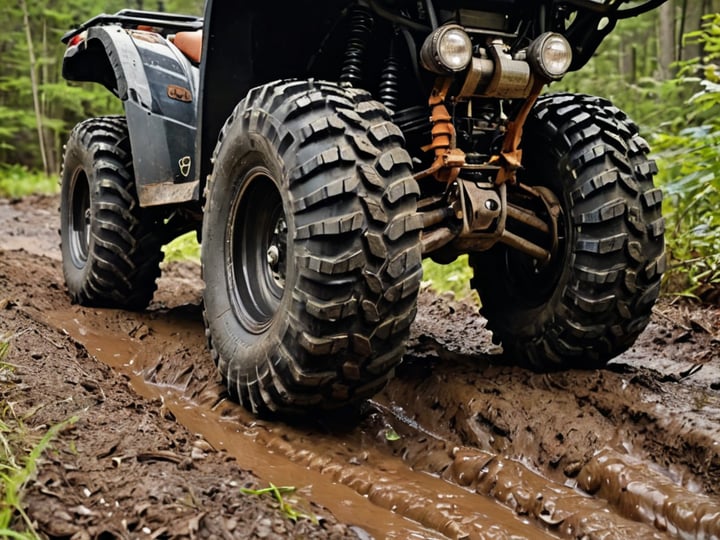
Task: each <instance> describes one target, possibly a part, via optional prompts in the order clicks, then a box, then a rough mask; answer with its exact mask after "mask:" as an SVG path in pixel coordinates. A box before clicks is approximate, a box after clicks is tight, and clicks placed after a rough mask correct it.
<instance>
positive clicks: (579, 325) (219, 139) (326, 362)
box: [60, 0, 665, 414]
mask: <svg viewBox="0 0 720 540" xmlns="http://www.w3.org/2000/svg"><path fill="white" fill-rule="evenodd" d="M662 1H663V0H645V1H623V0H485V1H471V0H467V1H463V0H346V1H343V2H338V1H336V0H315V1H313V2H229V1H220V0H214V1H213V0H208V2H207V5H206V9H205V16H204V18H198V17H192V16H185V15H177V14H169V13H161V12H148V11H134V10H123V11H120V12H118V13H116V14H114V15H105V14H103V15H99V16H97V17H95V18H93V19H90V20H89V21H87V22H86V23H84V24H82V25H80V26H79V27H78V28H76V29H74V30H72V31H70V32H68V33H67V34H66V35H65V36H64V38H63V41H64V42H65V43H66V44H67V50H66V52H65V57H64V63H63V75H64V77H65V78H66V79H68V80H71V81H95V82H98V83H101V84H103V85H104V86H105V87H107V88H108V89H109V90H110V91H111V92H112V93H113V94H115V95H116V96H117V97H118V98H119V99H120V100H121V101H122V104H123V106H124V111H125V114H124V115H123V116H107V117H102V118H92V119H89V120H86V121H84V122H81V123H80V124H78V125H77V126H76V127H75V128H74V129H73V131H72V133H71V134H70V137H69V140H68V142H67V146H66V150H65V155H64V167H63V172H62V190H61V199H62V204H61V210H60V212H61V240H62V257H63V271H64V275H65V279H66V283H67V288H68V290H69V293H70V296H71V297H72V300H73V301H74V302H77V303H80V304H83V305H93V306H108V307H115V308H125V309H135V310H139V309H143V308H145V307H146V306H147V305H148V304H149V302H150V301H151V299H152V297H153V293H154V291H155V289H156V283H155V282H156V279H157V278H158V276H159V274H160V262H161V260H162V258H163V252H162V250H161V248H162V246H163V245H164V244H165V243H167V242H168V241H170V240H171V239H173V238H175V237H177V236H179V235H181V234H184V233H187V232H191V231H195V232H196V233H197V237H198V240H199V241H200V243H201V266H202V277H203V280H204V282H205V290H204V296H203V316H204V321H205V328H206V335H207V340H208V344H209V349H210V351H211V354H212V357H213V359H214V361H215V362H216V364H217V366H218V369H219V372H220V374H221V375H222V378H223V380H224V382H225V383H226V385H227V389H228V392H229V393H230V395H231V396H232V397H234V398H235V399H236V400H238V401H239V402H240V403H242V404H243V405H245V406H246V407H247V408H249V409H250V410H252V411H253V412H256V413H260V414H263V413H264V414H267V413H273V412H275V413H308V412H310V411H317V410H327V409H340V408H344V407H346V406H353V405H354V404H357V403H359V402H361V401H362V400H364V399H365V398H367V397H369V396H372V395H373V394H374V393H376V392H377V391H378V390H379V389H381V388H382V387H383V385H385V383H386V382H387V380H388V378H389V377H390V376H391V374H392V373H393V371H394V368H395V367H396V366H397V365H398V363H399V362H400V361H401V359H402V356H403V352H404V346H405V342H406V340H407V338H408V335H409V328H410V325H411V323H412V321H413V318H414V317H415V313H416V303H417V296H418V291H419V289H420V284H421V278H422V265H421V263H422V259H423V258H424V257H429V258H431V259H432V260H434V261H436V262H439V263H449V262H451V261H453V260H455V259H456V258H457V257H458V256H459V255H460V254H468V255H469V263H470V265H471V266H472V269H473V271H474V278H473V280H472V286H473V287H474V288H475V289H476V290H477V292H478V293H479V296H480V299H481V302H482V310H481V313H482V314H483V315H484V317H485V318H486V319H487V325H488V328H490V329H491V330H492V332H493V334H494V340H495V341H496V342H497V343H501V344H502V347H503V351H504V354H505V355H506V356H507V357H508V358H509V359H511V360H512V361H513V362H516V363H519V364H522V365H526V366H529V367H531V368H534V369H537V370H556V369H567V368H597V367H600V366H603V365H604V364H605V363H607V362H608V361H609V360H610V359H612V358H613V357H615V356H617V355H618V354H620V353H622V352H623V351H625V350H626V349H627V348H628V347H630V346H631V345H632V344H633V342H634V341H635V339H636V338H637V336H638V334H639V333H640V332H641V331H642V330H643V328H644V327H645V326H646V325H647V323H648V320H649V317H650V314H651V308H652V306H653V304H654V302H655V300H656V299H657V297H658V294H659V289H660V279H661V275H662V273H663V270H664V269H665V252H664V240H663V229H664V221H663V217H662V215H661V203H662V193H661V191H660V190H659V189H657V188H655V187H653V175H654V174H655V173H656V167H655V164H654V162H653V161H652V160H650V159H649V158H648V151H649V150H648V145H647V144H646V142H645V141H644V140H643V138H642V137H641V136H640V135H639V134H638V128H637V127H636V125H635V124H634V123H633V122H632V121H631V120H630V119H629V118H628V117H627V116H626V115H625V114H624V113H623V112H622V111H620V110H618V109H617V108H615V107H614V106H613V105H611V103H610V102H608V101H607V100H605V99H601V98H598V97H592V96H588V95H576V94H569V93H555V94H553V93H543V91H544V90H545V89H546V87H547V86H548V85H549V84H550V83H552V82H554V81H558V80H560V79H561V78H562V77H563V76H564V75H565V74H566V73H567V72H569V71H573V70H578V69H580V68H582V67H583V66H584V65H585V64H586V63H587V62H588V60H589V59H590V57H591V56H592V54H593V53H594V52H595V50H596V48H597V47H598V45H599V44H600V43H601V41H602V40H603V38H604V37H605V36H607V35H608V33H610V32H611V31H612V29H613V28H614V26H615V24H616V22H617V21H618V20H619V19H623V18H627V17H634V16H636V15H638V14H640V13H643V12H645V11H647V10H650V9H653V8H655V7H657V6H659V5H660V4H661V3H662Z"/></svg>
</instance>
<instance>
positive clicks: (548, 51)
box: [527, 32, 572, 81]
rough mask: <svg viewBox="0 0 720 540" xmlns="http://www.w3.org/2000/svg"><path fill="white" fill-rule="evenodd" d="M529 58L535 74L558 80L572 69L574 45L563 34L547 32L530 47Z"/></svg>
mask: <svg viewBox="0 0 720 540" xmlns="http://www.w3.org/2000/svg"><path fill="white" fill-rule="evenodd" d="M527 60H528V62H529V64H530V67H531V68H532V70H533V71H534V72H535V74H537V75H539V76H540V77H542V78H544V79H547V80H549V81H558V80H560V79H562V78H563V77H564V76H565V74H566V73H567V72H568V71H569V70H570V66H571V65H572V46H571V45H570V43H569V42H568V40H567V39H566V38H565V36H563V35H562V34H558V33H556V32H545V33H544V34H542V35H540V37H538V38H537V39H536V40H535V41H533V42H532V43H531V44H530V46H529V47H528V52H527Z"/></svg>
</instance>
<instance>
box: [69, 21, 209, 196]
mask: <svg viewBox="0 0 720 540" xmlns="http://www.w3.org/2000/svg"><path fill="white" fill-rule="evenodd" d="M198 73H199V69H198V68H197V67H196V66H194V65H193V64H191V63H190V61H189V60H188V59H187V58H185V56H183V54H182V53H181V52H180V51H179V50H178V49H177V48H176V47H175V46H174V45H173V44H172V43H171V42H170V41H169V40H167V39H165V38H164V37H163V36H161V35H159V34H157V33H154V32H145V31H141V30H128V29H124V28H121V27H120V26H97V27H92V28H89V29H88V30H87V36H86V37H85V39H84V40H83V41H81V42H80V43H78V44H77V45H71V46H70V47H68V49H67V51H66V53H65V58H64V60H63V76H64V77H65V78H66V79H68V80H71V81H91V82H98V83H100V84H102V85H104V86H105V87H106V88H107V89H108V90H110V91H111V92H112V93H113V94H115V95H116V96H117V97H118V98H120V99H121V100H122V102H123V105H124V107H125V115H126V116H127V122H128V130H129V132H130V144H131V147H132V152H133V165H134V170H135V177H136V181H137V185H138V197H139V200H140V204H141V205H142V206H153V205H164V204H173V203H180V202H186V201H191V200H198V198H199V197H198V195H199V193H198V173H197V172H196V171H197V169H196V167H195V134H196V125H197V102H198V99H197V95H198V91H197V88H198Z"/></svg>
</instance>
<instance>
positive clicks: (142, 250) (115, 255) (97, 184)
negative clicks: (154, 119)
mask: <svg viewBox="0 0 720 540" xmlns="http://www.w3.org/2000/svg"><path fill="white" fill-rule="evenodd" d="M135 190H136V187H135V180H134V177H133V166H132V156H131V153H130V141H129V138H128V132H127V123H126V121H125V118H123V117H119V116H108V117H103V118H92V119H90V120H86V121H84V122H81V123H80V124H78V125H77V126H75V128H74V129H73V131H72V133H71V134H70V138H69V140H68V142H67V145H66V148H65V158H64V162H63V173H62V187H61V192H60V201H61V202H60V237H61V250H62V260H63V273H64V275H65V282H66V284H67V288H68V291H69V292H70V296H71V297H72V299H73V301H74V302H77V303H79V304H83V305H94V306H105V307H115V308H125V309H143V308H145V307H146V306H147V305H148V304H149V303H150V300H152V297H153V293H154V292H155V289H156V288H157V285H156V283H155V280H156V279H157V278H158V276H159V275H160V262H161V261H162V258H163V252H162V250H161V248H162V239H161V236H160V232H159V231H160V230H161V226H162V221H161V220H158V219H157V218H156V217H154V214H153V213H152V212H151V211H149V210H145V209H142V208H140V206H139V205H138V201H137V194H136V191H135Z"/></svg>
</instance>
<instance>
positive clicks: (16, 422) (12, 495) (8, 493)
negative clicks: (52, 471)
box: [0, 338, 77, 540]
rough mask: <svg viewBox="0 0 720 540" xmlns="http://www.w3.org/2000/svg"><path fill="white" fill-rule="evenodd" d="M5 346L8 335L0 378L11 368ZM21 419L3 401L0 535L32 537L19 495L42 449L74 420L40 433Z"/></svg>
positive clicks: (1, 343)
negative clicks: (20, 527) (33, 430)
mask: <svg viewBox="0 0 720 540" xmlns="http://www.w3.org/2000/svg"><path fill="white" fill-rule="evenodd" d="M9 350H10V342H9V339H8V338H0V378H2V379H5V377H3V376H4V375H7V374H8V373H9V372H10V371H12V366H10V365H9V364H6V363H5V359H6V358H7V355H8V353H9ZM23 420H24V419H23V418H19V417H18V416H17V415H16V414H15V411H14V409H13V408H12V405H11V404H9V403H8V402H5V403H4V404H3V406H2V409H0V538H13V539H18V540H36V539H39V538H40V536H39V535H38V534H37V533H36V532H35V529H34V527H33V524H32V521H31V520H30V518H29V517H28V515H27V514H26V513H25V510H24V509H23V505H22V496H23V493H24V491H25V488H26V486H27V483H28V481H30V480H31V479H32V477H33V476H34V474H35V471H36V470H37V462H38V460H39V459H40V457H41V456H42V454H43V452H44V451H45V450H46V449H47V448H48V446H49V445H50V442H51V441H52V440H53V439H54V438H55V437H56V435H57V434H58V433H59V432H60V431H62V430H63V429H64V428H65V427H66V426H68V425H70V424H73V423H75V422H76V421H77V417H73V418H69V419H68V420H66V421H65V422H61V423H60V424H57V425H55V426H52V427H51V428H50V429H48V430H47V431H46V432H45V434H44V435H42V436H39V435H38V434H36V433H34V432H31V431H30V430H28V429H27V428H26V427H25V425H24V423H23ZM18 516H19V517H20V519H21V521H22V523H23V526H22V528H23V529H24V530H22V531H18V530H15V529H17V523H16V518H17V517H18ZM11 527H14V528H13V529H11Z"/></svg>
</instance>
